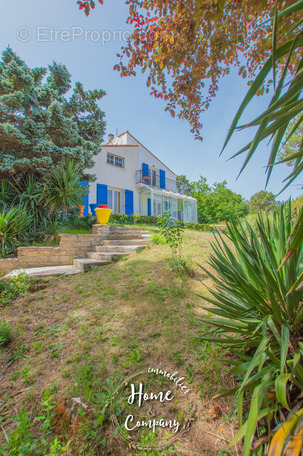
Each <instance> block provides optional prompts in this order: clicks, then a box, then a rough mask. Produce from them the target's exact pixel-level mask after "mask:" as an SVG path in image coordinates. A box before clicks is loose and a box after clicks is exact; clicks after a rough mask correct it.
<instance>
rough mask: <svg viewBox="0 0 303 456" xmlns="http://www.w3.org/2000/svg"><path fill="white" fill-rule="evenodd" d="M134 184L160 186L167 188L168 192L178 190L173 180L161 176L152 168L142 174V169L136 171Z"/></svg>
mask: <svg viewBox="0 0 303 456" xmlns="http://www.w3.org/2000/svg"><path fill="white" fill-rule="evenodd" d="M136 184H145V185H149V186H150V187H155V188H160V189H163V190H168V191H170V192H175V193H176V192H178V191H177V184H176V181H175V180H173V179H167V178H166V177H162V176H160V174H158V173H157V172H155V171H153V170H151V171H149V172H148V173H144V174H143V171H142V169H141V170H138V171H136Z"/></svg>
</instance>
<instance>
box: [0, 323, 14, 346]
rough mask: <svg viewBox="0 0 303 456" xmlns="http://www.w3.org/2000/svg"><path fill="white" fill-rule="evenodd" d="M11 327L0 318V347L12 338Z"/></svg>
mask: <svg viewBox="0 0 303 456" xmlns="http://www.w3.org/2000/svg"><path fill="white" fill-rule="evenodd" d="M12 331H13V329H12V327H11V326H10V324H9V323H8V322H7V321H6V320H4V319H2V318H0V347H4V346H5V345H7V344H8V343H9V342H10V341H11V339H12Z"/></svg>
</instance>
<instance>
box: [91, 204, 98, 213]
mask: <svg viewBox="0 0 303 456" xmlns="http://www.w3.org/2000/svg"><path fill="white" fill-rule="evenodd" d="M89 207H90V210H91V211H92V215H94V216H97V214H96V212H95V209H96V208H97V207H98V204H90V205H89Z"/></svg>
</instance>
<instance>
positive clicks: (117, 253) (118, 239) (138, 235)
mask: <svg viewBox="0 0 303 456" xmlns="http://www.w3.org/2000/svg"><path fill="white" fill-rule="evenodd" d="M108 228H109V229H108V232H107V234H106V239H104V240H102V241H100V245H96V246H94V247H93V248H92V250H91V251H89V252H87V254H86V257H85V258H75V259H74V267H75V268H76V269H79V270H80V271H87V270H89V269H91V268H92V267H93V266H102V265H104V264H107V263H111V261H117V260H119V259H120V258H121V257H122V256H123V257H125V256H128V255H132V254H134V253H136V252H138V251H140V250H142V249H144V248H145V247H146V245H147V243H148V242H149V241H150V239H151V236H150V235H149V234H148V232H147V231H146V230H144V229H143V228H139V227H128V226H120V225H110V226H109V227H108Z"/></svg>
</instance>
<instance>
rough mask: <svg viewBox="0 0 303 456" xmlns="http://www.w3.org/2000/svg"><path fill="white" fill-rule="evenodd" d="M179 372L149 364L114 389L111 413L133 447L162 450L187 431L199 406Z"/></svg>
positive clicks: (124, 436) (113, 420)
mask: <svg viewBox="0 0 303 456" xmlns="http://www.w3.org/2000/svg"><path fill="white" fill-rule="evenodd" d="M189 393H190V388H189V387H188V385H187V384H186V379H185V377H182V376H180V375H179V373H178V372H173V373H170V372H168V371H166V370H163V369H154V368H152V367H149V368H148V369H147V370H144V371H141V372H138V373H136V374H133V375H132V376H130V377H128V378H126V379H125V380H124V381H123V382H121V383H120V384H119V386H118V387H117V388H116V390H115V391H114V393H113V395H112V397H111V400H110V402H109V405H110V413H111V419H112V422H113V425H114V427H115V431H116V432H117V433H118V434H119V436H120V437H121V438H122V439H123V440H124V441H125V442H126V443H127V444H128V446H129V448H130V449H134V450H139V451H140V450H141V451H149V452H151V451H159V450H163V449H165V448H167V447H168V446H170V445H172V444H173V443H174V442H176V441H177V440H179V439H181V437H182V436H183V435H184V434H185V433H187V432H188V431H189V429H190V425H191V423H192V421H193V420H194V413H195V407H194V405H193V404H192V403H191V402H190V400H189Z"/></svg>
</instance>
